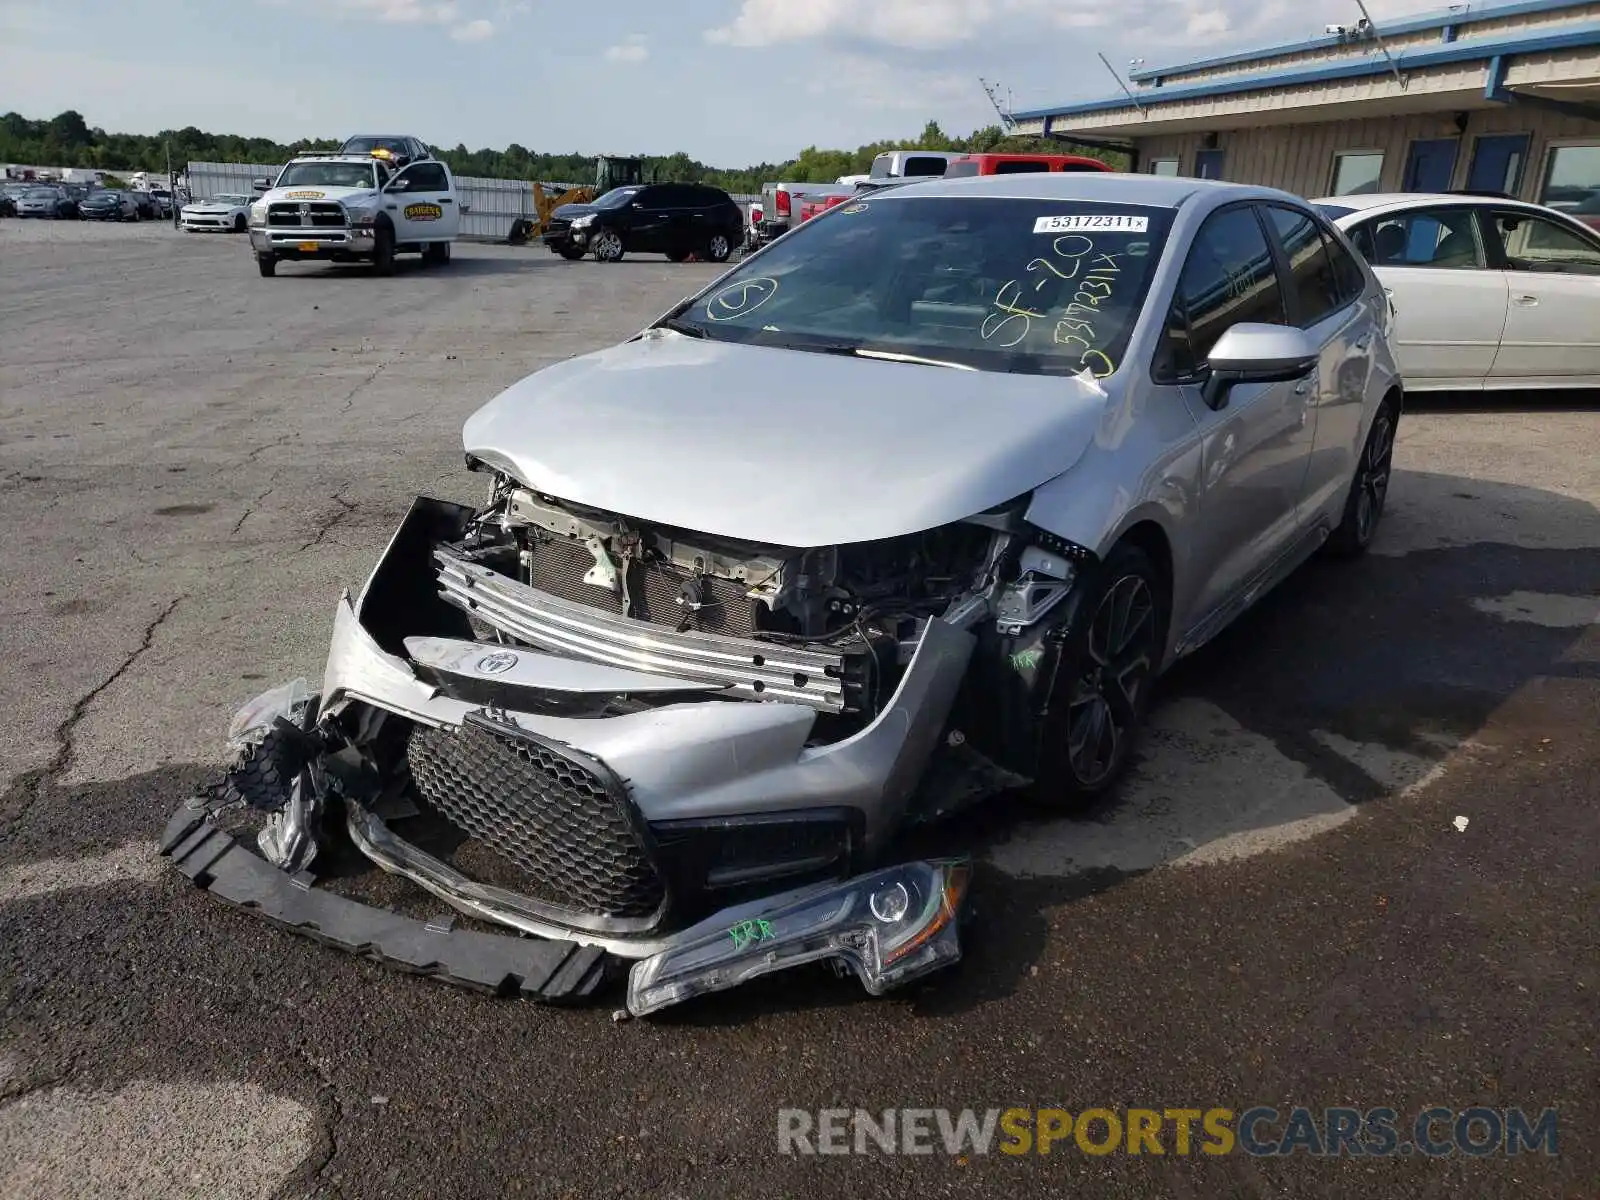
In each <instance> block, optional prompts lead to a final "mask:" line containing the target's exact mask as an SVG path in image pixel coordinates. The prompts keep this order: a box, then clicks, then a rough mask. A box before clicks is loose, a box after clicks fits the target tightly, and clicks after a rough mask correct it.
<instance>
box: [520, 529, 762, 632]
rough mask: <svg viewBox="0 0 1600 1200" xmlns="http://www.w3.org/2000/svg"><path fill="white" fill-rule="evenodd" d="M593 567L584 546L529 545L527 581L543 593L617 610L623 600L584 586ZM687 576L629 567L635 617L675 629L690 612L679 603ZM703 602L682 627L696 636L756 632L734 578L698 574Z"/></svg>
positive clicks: (752, 608)
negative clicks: (693, 632)
mask: <svg viewBox="0 0 1600 1200" xmlns="http://www.w3.org/2000/svg"><path fill="white" fill-rule="evenodd" d="M593 566H594V555H592V554H590V553H589V551H588V550H587V549H586V548H585V547H584V545H583V543H582V542H576V541H562V540H556V539H550V540H547V541H542V542H537V543H535V545H534V547H533V567H532V578H531V579H530V580H529V582H530V583H531V584H532V585H533V586H534V587H536V588H538V589H539V590H540V591H541V592H548V593H550V595H552V596H560V597H561V598H562V599H563V600H571V601H572V602H573V603H575V604H587V605H588V606H589V607H591V608H603V609H605V610H606V611H607V612H617V613H619V612H621V611H622V602H621V600H620V599H619V598H618V597H616V596H613V595H612V594H611V593H610V592H608V591H606V589H604V588H600V587H595V586H594V585H593V584H590V583H585V582H584V581H583V577H584V576H585V575H586V574H588V572H589V569H590V568H591V567H593ZM688 578H689V577H688V575H687V574H685V573H684V572H682V571H680V570H678V569H677V568H676V567H672V566H667V565H664V564H660V563H650V564H641V563H635V564H633V565H632V566H631V567H630V569H629V575H628V595H629V597H630V598H631V599H632V600H633V605H634V610H633V615H634V616H635V617H637V618H638V619H639V620H641V621H649V622H650V623H651V624H652V625H665V626H667V627H668V628H671V629H676V628H678V626H679V624H680V623H681V622H682V621H683V619H684V617H685V615H687V613H688V610H687V609H685V607H684V606H683V605H681V604H679V603H678V596H679V594H680V592H681V591H682V589H683V585H684V583H685V582H686V581H687V580H688ZM699 584H700V588H701V603H702V604H704V605H705V607H703V608H700V609H698V610H696V611H695V613H694V619H693V620H691V621H690V622H689V624H688V625H687V626H686V628H688V629H691V630H694V631H696V632H698V633H716V634H723V635H725V636H727V637H749V636H750V635H751V634H752V633H754V632H755V631H756V603H755V601H753V600H751V599H750V597H749V596H748V595H746V594H745V593H746V592H747V591H748V590H749V589H748V586H747V585H745V584H742V583H739V582H738V581H737V580H733V579H717V578H713V577H711V576H702V577H701V579H700V581H699Z"/></svg>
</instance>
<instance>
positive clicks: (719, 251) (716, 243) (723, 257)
mask: <svg viewBox="0 0 1600 1200" xmlns="http://www.w3.org/2000/svg"><path fill="white" fill-rule="evenodd" d="M732 253H733V242H732V241H731V240H730V239H729V237H728V235H727V234H725V233H713V234H712V235H711V237H710V240H708V241H707V242H706V258H707V259H708V260H710V261H711V262H714V263H720V262H727V261H728V255H730V254H732Z"/></svg>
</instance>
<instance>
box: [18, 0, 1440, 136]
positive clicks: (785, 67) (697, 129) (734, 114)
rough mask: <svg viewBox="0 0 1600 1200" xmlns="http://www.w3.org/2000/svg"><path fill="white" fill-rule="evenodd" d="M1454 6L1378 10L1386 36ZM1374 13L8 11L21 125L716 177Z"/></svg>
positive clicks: (512, 7)
mask: <svg viewBox="0 0 1600 1200" xmlns="http://www.w3.org/2000/svg"><path fill="white" fill-rule="evenodd" d="M1433 7H1438V5H1437V4H1434V3H1428V0H1368V8H1369V9H1370V10H1371V11H1372V12H1373V15H1374V17H1375V18H1377V19H1378V20H1379V21H1380V22H1381V21H1382V20H1383V19H1384V18H1385V17H1387V16H1390V15H1393V14H1396V13H1402V12H1415V11H1418V10H1425V9H1429V8H1433ZM1359 15H1360V14H1359V11H1358V10H1357V8H1356V4H1355V0H673V2H670V3H661V2H657V0H650V2H646V0H599V2H597V3H592V4H585V3H577V2H575V0H565V2H562V3H551V2H549V0H0V111H9V110H16V111H18V112H21V113H23V114H25V115H27V116H30V117H48V116H54V115H55V114H56V113H58V112H60V111H62V110H63V109H67V108H76V109H77V110H78V111H80V112H82V113H83V115H84V116H85V118H86V119H87V120H88V121H89V123H90V124H91V125H99V126H101V127H103V128H105V129H109V130H118V131H125V132H131V133H154V132H156V131H157V130H160V129H163V128H180V127H183V126H186V125H195V126H198V127H200V128H202V129H206V130H210V131H212V132H217V133H223V132H226V133H240V134H247V135H252V136H265V137H272V138H276V139H280V140H286V141H287V140H292V139H294V138H297V137H307V136H323V137H331V136H345V135H348V134H351V133H355V132H358V131H368V132H401V133H412V134H415V135H416V136H418V137H421V138H422V139H423V140H424V141H427V142H431V143H435V144H440V145H444V146H454V145H455V144H456V143H458V142H465V143H466V144H467V145H468V146H469V147H471V148H474V149H476V148H478V147H480V146H492V147H496V148H498V147H503V146H505V145H507V144H508V143H510V142H520V143H521V144H522V145H524V146H526V147H528V148H529V149H531V150H536V151H540V150H542V151H549V152H565V151H570V150H578V151H582V152H585V153H596V152H602V151H603V152H607V153H615V154H626V153H649V154H657V153H669V152H671V151H674V150H684V151H687V152H688V153H689V154H690V155H691V156H693V157H695V158H698V159H700V160H702V161H704V162H708V163H711V164H714V165H718V166H729V167H733V166H744V165H747V164H750V163H753V162H759V161H778V160H781V159H784V158H787V157H790V156H792V155H794V154H795V153H797V152H798V151H799V150H800V149H802V148H803V147H805V146H808V145H817V146H826V147H854V146H857V145H859V144H861V143H863V142H868V141H873V140H876V139H879V138H887V137H907V136H910V135H912V134H914V133H915V132H916V131H918V130H920V129H921V127H922V124H923V122H925V121H927V120H929V119H936V120H938V121H939V122H940V123H941V124H942V125H943V126H944V127H945V128H946V129H947V130H950V131H951V132H966V131H968V130H970V129H972V128H973V127H975V126H977V125H981V124H987V123H990V122H991V121H992V119H993V113H992V110H991V109H990V107H989V102H988V100H987V99H986V98H985V97H984V94H983V91H982V89H981V88H980V87H979V84H978V77H979V76H980V75H983V76H986V77H988V78H989V79H991V80H999V81H1000V82H1001V83H1002V84H1004V85H1006V86H1007V87H1009V89H1010V91H1011V93H1012V96H1013V98H1014V101H1015V104H1016V107H1017V108H1019V109H1025V108H1029V107H1034V106H1037V105H1042V104H1050V103H1054V102H1056V101H1057V100H1062V99H1069V98H1075V97H1088V96H1098V95H1103V94H1106V93H1107V92H1108V91H1110V90H1112V89H1114V88H1115V86H1116V85H1115V84H1114V83H1113V82H1112V81H1111V79H1110V78H1109V76H1108V75H1107V74H1106V72H1105V68H1104V67H1102V66H1101V65H1100V62H1099V60H1098V59H1097V58H1096V57H1095V54H1096V52H1097V51H1102V52H1104V53H1105V55H1106V57H1107V58H1109V59H1110V60H1111V61H1112V62H1113V63H1114V64H1116V65H1117V67H1118V69H1119V70H1125V69H1126V66H1127V63H1128V61H1129V60H1130V59H1132V58H1136V57H1137V58H1144V59H1145V60H1146V61H1147V62H1148V63H1149V64H1150V65H1155V64H1157V63H1160V62H1166V61H1182V60H1184V59H1186V58H1194V57H1199V56H1202V55H1206V54H1210V53H1219V52H1223V51H1226V50H1232V49H1240V48H1247V47H1250V46H1253V45H1256V44H1261V43H1266V42H1271V41H1276V40H1280V39H1288V38H1297V37H1303V36H1309V35H1313V34H1316V33H1320V32H1321V30H1322V26H1323V25H1324V24H1326V23H1328V22H1330V21H1331V22H1344V23H1350V24H1353V23H1354V21H1355V20H1356V19H1357V18H1358V17H1359Z"/></svg>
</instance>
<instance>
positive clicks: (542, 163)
mask: <svg viewBox="0 0 1600 1200" xmlns="http://www.w3.org/2000/svg"><path fill="white" fill-rule="evenodd" d="M339 142H340V139H337V138H304V139H301V140H300V141H297V142H292V143H290V144H288V145H283V144H281V143H278V142H274V141H271V140H270V139H267V138H247V137H238V136H235V135H232V134H214V133H206V132H204V131H203V130H200V129H196V128H195V127H194V126H192V125H191V126H188V127H187V128H184V129H173V130H165V131H163V132H161V133H156V134H136V133H107V132H106V131H105V130H104V129H100V128H90V127H89V125H88V123H87V122H86V121H85V120H84V118H83V116H82V114H80V113H77V112H73V111H68V112H64V113H62V114H61V115H60V116H57V117H52V118H50V119H49V120H43V121H34V120H29V119H28V118H27V117H24V116H22V115H21V114H19V113H14V112H13V113H7V114H6V115H5V116H4V117H0V162H9V163H25V164H29V165H38V166H52V167H55V166H60V167H89V168H94V169H96V170H102V171H120V172H129V171H165V170H166V169H167V163H168V161H169V155H170V161H171V163H172V165H173V167H174V168H176V169H180V170H181V169H182V167H183V165H184V164H185V163H187V162H190V161H195V162H237V163H282V162H287V161H288V160H289V159H290V158H292V157H293V156H294V155H296V154H303V153H306V152H309V151H317V150H333V149H336V148H337V147H338V145H339ZM902 147H915V148H917V149H921V150H952V151H961V152H968V153H979V152H1011V153H1032V152H1048V153H1053V154H1060V153H1080V154H1089V155H1093V156H1095V157H1098V158H1103V159H1106V160H1108V161H1110V162H1112V164H1113V165H1116V166H1121V165H1124V163H1123V162H1122V161H1119V156H1118V155H1116V154H1115V153H1114V152H1104V151H1100V150H1092V149H1084V148H1081V147H1073V146H1071V145H1064V144H1063V143H1061V142H1058V141H1050V140H1046V139H1042V138H1028V137H1017V136H1014V135H1008V134H1007V133H1006V132H1005V130H1003V129H1002V128H1001V127H1000V126H998V125H990V126H988V127H986V128H984V129H979V130H977V131H976V132H974V133H972V134H970V135H968V136H966V137H952V136H950V135H949V134H947V133H945V132H944V130H943V129H941V128H940V127H939V124H938V122H936V121H929V122H928V123H927V125H926V126H924V127H923V130H922V133H921V134H920V135H919V136H918V137H915V138H912V139H909V140H901V141H884V142H873V143H871V144H869V145H866V146H859V147H857V148H856V149H854V150H825V149H822V148H819V147H817V146H808V147H806V148H805V149H804V150H802V151H801V152H800V153H799V154H798V155H796V156H795V157H794V158H792V159H790V160H788V161H787V162H781V163H757V164H755V165H753V166H749V167H742V168H733V169H728V168H722V167H713V166H708V165H707V164H705V163H702V162H700V161H698V160H696V159H693V158H690V157H689V156H688V155H687V154H684V153H682V152H681V151H680V152H679V153H676V154H668V155H656V156H651V155H646V156H643V158H644V173H645V178H647V179H662V180H667V179H670V180H674V181H676V182H680V183H708V184H711V185H713V186H715V187H720V188H723V189H725V190H727V191H729V192H733V193H749V192H758V191H760V190H761V185H762V184H763V183H769V182H772V181H773V180H778V179H791V180H795V181H810V182H827V181H831V180H833V179H837V178H838V177H839V176H841V175H858V174H865V173H866V172H867V170H868V168H870V167H871V165H872V160H873V158H874V157H875V156H877V155H878V154H881V153H883V152H884V151H885V150H895V149H900V148H902ZM435 152H436V153H437V154H438V155H439V157H440V158H441V159H443V160H444V162H445V163H446V165H448V166H449V167H450V169H451V170H452V171H454V172H455V173H456V174H458V175H468V176H478V177H483V178H489V179H538V180H542V181H546V182H559V183H571V184H585V183H592V182H593V181H594V173H595V163H594V156H593V155H588V154H578V153H572V154H539V153H535V152H534V151H532V150H529V149H527V148H526V147H525V146H520V145H517V144H516V143H515V142H513V143H512V144H511V145H509V146H507V147H506V148H505V149H504V150H488V149H484V150H468V149H467V147H466V146H465V145H457V146H456V147H455V148H454V149H453V150H446V149H444V148H442V147H435Z"/></svg>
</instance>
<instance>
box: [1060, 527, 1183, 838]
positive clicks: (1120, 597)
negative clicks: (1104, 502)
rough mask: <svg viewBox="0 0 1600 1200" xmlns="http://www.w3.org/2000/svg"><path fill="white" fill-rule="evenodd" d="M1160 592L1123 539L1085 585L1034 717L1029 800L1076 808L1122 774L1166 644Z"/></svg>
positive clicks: (1142, 558) (1151, 572) (1159, 583)
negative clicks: (1036, 731)
mask: <svg viewBox="0 0 1600 1200" xmlns="http://www.w3.org/2000/svg"><path fill="white" fill-rule="evenodd" d="M1166 591H1167V588H1166V581H1165V577H1164V576H1163V575H1162V573H1161V572H1160V571H1159V570H1158V569H1157V568H1156V566H1155V564H1154V563H1153V562H1151V560H1150V556H1149V555H1147V554H1146V553H1145V552H1144V551H1143V550H1141V549H1140V548H1139V547H1138V546H1135V545H1133V544H1131V543H1124V544H1123V545H1120V546H1118V547H1117V548H1116V549H1115V550H1113V551H1112V552H1111V553H1110V555H1108V556H1107V557H1106V559H1105V561H1104V562H1103V563H1101V564H1100V566H1099V568H1098V569H1097V570H1096V572H1095V574H1094V576H1093V577H1092V579H1091V580H1089V581H1088V582H1087V583H1086V588H1085V592H1084V594H1083V596H1082V598H1081V600H1080V602H1079V603H1078V605H1077V606H1076V608H1075V610H1074V617H1073V618H1072V619H1071V620H1070V621H1069V624H1068V628H1067V629H1066V631H1065V632H1064V634H1063V637H1064V639H1065V640H1064V642H1063V643H1062V645H1061V647H1060V658H1059V660H1058V661H1057V665H1056V673H1055V679H1054V681H1053V682H1052V684H1051V690H1050V702H1049V709H1048V711H1047V712H1046V713H1045V715H1044V717H1043V718H1042V726H1041V730H1040V733H1041V735H1042V736H1041V738H1040V745H1039V758H1038V766H1037V769H1036V771H1035V773H1034V785H1033V796H1034V798H1035V799H1036V800H1038V801H1040V802H1042V803H1045V804H1049V805H1052V806H1055V807H1060V808H1072V807H1077V806H1080V805H1082V804H1084V803H1085V802H1087V801H1089V800H1092V799H1094V798H1095V797H1097V796H1100V795H1102V794H1103V793H1104V792H1106V791H1107V790H1109V789H1110V788H1111V787H1112V785H1113V784H1115V783H1116V781H1117V779H1118V778H1119V777H1120V776H1121V774H1122V772H1123V770H1124V768H1126V766H1127V764H1128V757H1129V755H1130V754H1131V753H1132V751H1133V748H1134V745H1135V743H1136V742H1137V740H1138V737H1139V734H1140V733H1141V732H1142V730H1143V728H1144V719H1145V715H1146V714H1147V713H1148V712H1149V707H1150V698H1151V694H1152V693H1153V691H1154V690H1155V681H1156V674H1157V671H1158V670H1159V667H1160V663H1161V658H1162V653H1163V650H1164V648H1165V638H1166V626H1167V620H1166V609H1167V596H1166Z"/></svg>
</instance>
